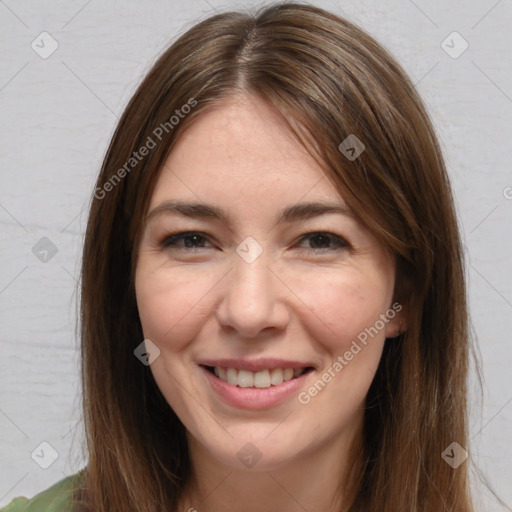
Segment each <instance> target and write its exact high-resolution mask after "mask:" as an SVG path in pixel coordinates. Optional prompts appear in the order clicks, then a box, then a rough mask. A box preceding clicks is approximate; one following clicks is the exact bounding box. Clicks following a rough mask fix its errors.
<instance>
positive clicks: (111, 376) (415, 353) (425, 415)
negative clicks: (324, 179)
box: [77, 3, 472, 512]
mask: <svg viewBox="0 0 512 512" xmlns="http://www.w3.org/2000/svg"><path fill="white" fill-rule="evenodd" d="M248 93H254V94H258V95H260V96H261V97H262V98H264V99H265V100H267V101H268V102H269V103H270V104H271V105H273V106H274V107H275V108H276V109H277V111H278V112H280V113H281V114H282V115H283V117H284V118H285V119H286V121H287V122H288V124H289V126H290V129H291V130H292V132H293V133H294V134H295V135H296V136H297V137H298V138H299V139H300V141H301V142H302V143H303V144H304V145H305V147H306V148H307V149H308V151H309V152H310V153H311V154H312V155H313V156H314V157H315V158H317V160H318V161H319V162H320V163H321V164H322V166H323V168H324V169H325V172H326V175H327V176H328V177H329V179H331V181H332V182H333V184H334V185H335V186H336V187H337V189H338V190H339V192H340V194H342V196H343V198H344V199H345V201H346V202H347V203H348V204H349V206H350V207H351V208H352V209H353V210H354V212H355V213H356V214H357V215H358V216H359V217H360V219H361V220H362V222H363V223H364V224H365V225H366V226H368V228H369V229H370V230H371V231H372V232H373V233H374V234H375V236H377V238H378V239H379V241H380V242H381V243H382V245H383V246H384V247H385V248H387V249H389V250H390V251H391V252H392V253H393V254H394V255H395V257H396V261H397V281H396V289H395V292H396V293H395V298H396V300H399V301H400V303H401V304H403V306H404V308H405V311H406V312H407V330H406V332H405V333H403V334H402V335H401V336H399V338H397V339H395V340H393V341H388V342H386V344H385V348H384V352H383V354H382V358H381V362H380V366H379V368H378V370H377V373H376V375H375V378H374V381H373V383H372V385H371V388H370V390H369V393H368V396H367V404H366V405H367V407H366V416H365V423H364V432H363V436H362V438H363V440H364V442H363V445H362V446H361V447H360V449H359V451H358V452H357V457H358V459H359V460H360V464H359V466H360V467H361V470H360V471H359V472H358V473H354V474H353V475H352V476H351V478H350V479H349V480H347V482H345V484H346V485H349V488H350V489H349V490H350V492H347V495H350V496H352V497H353V500H352V503H347V507H348V506H349V505H350V512H356V511H363V510H364V511H367V512H368V511H376V510H378V511H380V512H401V511H404V512H405V511H407V512H412V511H414V512H420V511H429V512H433V511H435V512H442V511H450V512H469V511H470V510H472V506H471V498H470V492H469V488H468V475H467V469H466V463H463V464H462V465H460V466H459V467H457V468H456V469H454V468H452V467H451V466H450V465H449V464H447V462H445V460H444V459H443V457H442V456H441V454H442V453H443V451H444V450H445V449H446V448H447V447H448V446H449V445H450V444H451V443H452V442H457V443H458V444H459V445H461V446H462V447H465V448H466V449H467V418H466V377H467V367H468V319H467V307H466V290H465V284H464V271H463V257H462V251H461V243H460V237H459V231H458V226H457V220H456V215H455V211H454V206H453V200H452V196H451V191H450V184H449V180H448V177H447V173H446V170H445V165H444V162H443V158H442V154H441V150H440V148H439V145H438V142H437V140H436V136H435V133H434V130H433V128H432V125H431V122H430V120H429V117H428V115H427V113H426V111H425V108H424V106H423V104H422V101H421V100H420V98H419V96H418V94H417V92H416V91H415V88H414V86H413V85H412V83H411V82H410V80H409V79H408V77H407V76H406V74H405V73H404V71H403V70H402V68H401V67H400V65H399V64H398V63H397V62H396V60H395V59H394V58H393V57H392V56H390V55H389V53H388V52H387V51H386V50H385V49H384V48H383V47H382V46H381V45H380V44H379V43H377V42H376V41H375V40H374V39H373V38H371V37H370V36H369V35H368V34H366V33H365V32H364V31H363V30H361V29H360V28H358V27H356V26H355V25H353V24H352V23H349V22H348V21H346V20H344V19H342V18H340V17H338V16H336V15H334V14H331V13H329V12H326V11H324V10H322V9H319V8H316V7H312V6H308V5H301V4H296V3H282V4H275V5H272V6H270V7H266V8H263V9H262V10H260V11H259V12H257V13H255V14H250V13H249V14H247V13H238V12H228V13H222V14H217V15H215V16H212V17H210V18H208V19H206V20H205V21H203V22H201V23H199V24H197V25H196V26H194V27H193V28H191V29H190V30H189V31H187V32H186V33H185V34H184V35H182V36H181V37H180V38H179V39H178V40H177V41H176V42H175V43H174V44H173V45H172V46H171V47H170V48H169V49H168V50H167V51H165V53H163V54H162V55H161V56H160V57H159V59H158V60H157V62H156V63H155V64H154V66H153V67H152V69H151V71H150V72H149V73H148V75H147V76H146V78H145V79H144V80H143V82H142V83H141V85H140V86H139V88H138V90H137V92H136V93H135V95H134V96H133V98H132V99H131V101H130V102H129V104H128V106H127V107H126V110H125V112H124V114H123V116H122V118H121V119H120V121H119V124H118V127H117V129H116V131H115V134H114V136H113V138H112V141H111V143H110V146H109V148H108V151H107V153H106V156H105V159H104V163H103V166H102V169H101V173H100V175H99V178H98V181H97V185H96V189H95V193H94V197H93V198H92V203H91V210H90V215H89V221H88V225H87V232H86V237H85V244H84V251H83V267H82V289H81V340H82V347H81V349H82V379H83V408H84V421H85V429H86V441H87V451H88V465H87V467H86V469H85V470H84V473H83V476H84V479H83V486H82V488H81V491H80V493H77V496H78V494H81V497H82V503H83V506H84V508H83V509H84V510H90V511H93V510H94V511H100V512H119V511H123V512H130V511H137V512H160V511H163V510H175V508H176V506H177V504H178V501H179V498H180V495H181V493H182V490H183V489H184V486H185V484H186V482H187V481H188V478H189V476H190V474H191V465H190V460H189V454H188V449H187V442H186V437H185V429H184V426H183V425H182V423H181V422H180V421H179V419H178V418H177V416H176V415H175V413H174V412H173V410H172V409H171V407H170V406H169V405H168V403H167V402H166V400H165V399H164V397H163V396H162V394H161V392H160V391H159V389H158V387H157V386H156V384H155V382H154V379H153V377H152V374H151V371H150V369H149V367H148V366H145V365H143V364H141V362H140V361H139V360H138V359H137V358H136V357H135V356H134V349H135V348H136V347H137V346H138V345H139V344H140V343H141V342H142V340H143V334H142V328H141V324H140V320H139V317H138V312H137V306H136V301H135V292H134V269H135V266H136V261H137V259H136V256H137V248H138V243H139V236H140V231H141V230H140V227H141V224H142V221H143V219H144V216H145V214H146V209H147V206H148V203H149V199H150V197H151V194H152V190H153V187H154V185H155V182H156V179H157V177H158V174H159V171H160V170H161V168H162V165H163V163H164V161H165V158H166V156H167V155H168V153H169V151H171V150H172V147H173V144H174V143H175V142H176V140H177V137H178V136H179V134H181V133H183V131H184V130H185V129H186V128H187V126H189V125H190V123H192V122H193V121H194V119H197V117H198V116H200V115H201V114H202V113H204V112H205V111H206V110H207V109H209V108H211V107H212V106H213V105H219V104H221V103H222V102H223V101H224V100H225V99H226V98H228V97H229V96H230V95H233V94H248ZM185 105H187V106H188V107H187V108H184V106H185ZM177 111H179V112H177ZM179 113H181V114H179ZM178 114H179V119H178ZM173 115H174V117H175V118H176V119H174V120H173V119H172V117H171V116H173ZM349 136H352V137H357V139H359V140H360V141H361V142H362V143H363V144H364V151H363V152H362V153H361V154H360V155H359V157H358V158H355V159H352V158H347V154H346V153H344V151H343V148H344V146H343V144H342V143H343V141H345V140H346V139H347V137H349ZM351 140H356V139H354V138H353V139H351ZM340 144H341V146H340ZM142 147H146V149H147V151H141V148H142ZM142 153H144V155H142ZM352 153H353V152H352ZM135 154H136V156H134V155H135ZM349 156H350V155H349ZM139 157H140V158H139ZM123 169H124V171H123ZM77 509H78V503H77ZM347 509H348V508H347Z"/></svg>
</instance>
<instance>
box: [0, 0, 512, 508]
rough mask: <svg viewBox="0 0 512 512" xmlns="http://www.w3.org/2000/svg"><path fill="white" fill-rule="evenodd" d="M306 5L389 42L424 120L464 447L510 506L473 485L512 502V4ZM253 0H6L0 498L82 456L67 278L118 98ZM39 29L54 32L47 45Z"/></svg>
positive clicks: (35, 488) (72, 277)
mask: <svg viewBox="0 0 512 512" xmlns="http://www.w3.org/2000/svg"><path fill="white" fill-rule="evenodd" d="M314 3H315V2H314ZM259 4H260V5H261V3H259ZM315 4H316V5H319V6H321V7H324V8H327V9H330V10H332V11H334V12H336V13H339V14H341V15H344V16H346V17H347V18H349V19H350V20H352V21H355V22H356V23H358V24H360V25H361V26H362V27H363V28H365V29H366V30H368V31H369V32H370V33H371V34H372V35H374V36H375V37H377V39H379V40H380V41H381V42H382V43H384V45H385V46H387V47H388V48H389V49H390V50H391V51H392V52H393V53H394V54H395V56H396V57H397V58H398V59H399V61H400V62H401V63H402V65H403V66H404V67H405V69H406V71H407V72H408V73H409V74H410V76H411V77H412V79H413V81H414V82H415V83H416V84H417V86H418V88H419V91H420V93H421V94H422V96H423V98H424V99H425V101H426V103H427V105H428V108H429V110H430V113H431V115H432V117H433V120H434V123H435V126H436V128H437V130H438V133H439V136H440V139H441V142H442V145H443V149H444V151H445V155H446V159H447V163H448V168H449V172H450V175H451V178H452V180H453V186H454V191H455V197H456V202H457V207H458V210H459V214H460V220H461V225H462V229H463V236H464V241H465V246H466V249H467V256H468V272H467V274H468V280H469V288H470V303H471V311H472V319H473V325H474V330H475V335H476V338H477V340H478V345H479V350H480V352H481V358H482V365H483V373H484V378H485V385H484V393H483V400H479V397H478V392H476V390H477V387H476V386H474V390H475V392H474V393H473V394H472V397H471V444H470V448H471V449H472V455H471V458H472V459H473V461H474V462H475V463H477V464H478V466H479V467H480V469H481V470H482V471H483V472H484V473H485V475H486V476H487V478H488V480H489V481H490V483H491V484H492V485H493V486H494V488H495V489H496V491H497V492H498V494H499V495H500V496H501V497H502V498H503V500H504V501H505V502H506V503H507V504H508V507H505V506H500V505H498V504H497V503H496V502H492V501H491V500H490V498H489V493H488V492H486V491H485V489H482V488H480V487H478V488H477V489H478V490H477V493H478V494H479V496H480V498H481V501H482V504H481V506H480V508H479V510H489V511H492V510H512V508H511V507H512V487H511V486H510V480H511V476H512V460H511V445H512V435H511V431H512V429H511V423H512V404H511V403H510V402H511V401H512V391H511V390H512V376H511V372H510V371H509V367H510V364H511V362H512V348H511V343H510V335H509V333H510V331H511V329H512V315H511V312H512V273H511V271H510V261H511V259H512V258H511V256H512V237H511V236H510V225H511V222H510V221H511V217H512V188H511V187H512V175H511V171H510V162H511V145H510V137H511V132H512V98H511V97H512V76H511V66H512V59H511V58H510V48H511V46H512V41H511V39H512V38H511V35H510V27H511V26H512V2H511V0H499V1H495V0H491V1H487V0H473V1H465V2H463V1H449V2H446V1H444V0H435V1H430V2H429V1H426V0H416V1H412V0H392V1H385V2H379V1H359V2H356V1H338V2H335V1H318V2H316V3H315ZM251 5H255V3H253V2H240V1H238V2H223V3H221V2H220V1H216V0H208V1H207V0H193V1H189V2H187V3H186V4H185V3H184V2H183V4H182V3H181V2H178V1H153V2H151V3H148V2H142V1H133V0H132V1H123V2H121V1H113V0H110V1H101V2H100V1H99V0H90V1H86V0H76V1H46V2H36V1H15V0H3V1H2V0H0V28H1V30H0V39H1V53H0V109H1V116H2V117H1V119H2V125H1V126H2V127H1V132H0V133H1V139H0V140H1V143H0V144H1V152H0V227H1V235H0V319H1V323H0V340H1V355H2V357H1V358H0V390H1V396H0V431H1V444H0V464H1V467H0V505H3V504H6V503H8V502H9V501H10V500H11V499H12V498H14V497H16V496H20V495H24V496H32V495H34V494H35V493H37V492H39V491H41V490H43V489H45V488H47V487H49V486H50V485H52V484H53V483H55V482H56V481H58V480H60V479H61V478H63V477H64V476H66V475H70V474H72V473H74V472H76V471H78V470H79V469H81V468H82V467H83V464H84V462H83V460H82V457H81V453H80V452H81V443H82V442H83V431H82V425H81V423H80V407H79V403H80V402H79V399H78V393H79V389H80V384H79V378H78V351H77V346H78V345H77V338H76V334H75V324H76V315H77V313H76V298H77V276H78V274H79V265H80V250H81V246H82V240H83V233H84V226H85V223H86V218H87V205H88V201H89V197H90V193H91V191H92V188H93V184H94V181H95V177H96V174H97V172H98V170H99V167H100V164H101V161H102V158H103V155H104V152H105V150H106V147H107V144H108V142H109V138H110V136H111V135H112V132H113V129H114V127H115V124H116V122H117V120H118V117H119V115H120V113H121V112H122V110H123V108H124V106H125V105H126V103H127V101H128V100H129V98H130V96H131V94H132V93H133V92H134V89H135V87H136V86H137V84H138V83H139V82H140V80H141V78H142V76H143V75H144V73H145V72H146V71H147V70H148V69H149V67H150V66H151V64H152V62H154V59H155V57H156V56H157V55H158V54H159V53H160V52H161V51H162V50H163V49H164V48H165V47H166V46H167V45H168V44H169V42H170V41H171V40H173V39H174V38H175V37H176V36H177V35H178V34H181V33H182V32H183V31H185V30H186V29H188V28H189V27H191V26H192V25H193V24H194V23H195V22H197V21H199V20H200V19H203V18H204V17H206V16H208V15H210V14H213V13H214V12H215V11H216V10H225V9H227V8H236V7H250V6H251ZM44 31H47V32H48V33H49V34H51V37H52V38H53V39H54V40H56V41H57V43H58V48H57V50H56V51H55V52H54V53H52V54H51V55H50V56H47V58H42V56H40V54H41V53H43V54H44V52H48V51H49V50H50V49H51V44H52V40H51V39H49V38H48V36H40V34H41V33H42V32H44ZM454 31H457V32H458V33H459V34H460V35H461V37H462V38H463V39H461V38H459V37H458V36H457V35H455V36H454V35H451V36H450V34H452V32H454ZM448 36H450V37H448ZM45 37H46V39H45ZM447 37H448V39H447ZM41 39H43V41H41ZM33 41H34V43H33V44H34V46H35V48H36V49H37V50H38V52H39V53H37V52H36V51H35V49H33V48H32V46H31V45H32V42H33ZM443 41H446V42H445V43H444V44H443V43H442V42H443ZM464 41H466V42H467V44H468V45H469V47H468V49H467V50H466V51H465V52H464V53H462V54H460V55H459V53H460V52H461V51H462V50H463V48H464V46H465V43H464ZM53 44H55V43H53ZM450 54H451V55H450ZM43 56H46V55H43ZM454 57H457V58H454ZM506 141H509V142H506ZM44 237H46V239H45V238H44ZM41 239H43V241H40V240H41ZM55 250H56V251H57V252H56V253H55V254H53V252H55ZM45 251H46V252H45ZM472 381H473V382H476V377H475V374H474V373H473V376H472ZM42 442H46V443H49V445H50V446H48V445H46V444H44V445H40V443H42ZM466 448H468V447H466ZM34 450H35V451H34ZM53 450H55V452H53ZM31 454H33V458H32V457H31ZM54 455H55V456H57V459H56V460H55V461H54V462H53V464H51V465H50V466H49V467H48V468H47V469H43V468H42V467H41V465H48V464H49V463H50V462H52V460H53V459H52V457H53V456H54Z"/></svg>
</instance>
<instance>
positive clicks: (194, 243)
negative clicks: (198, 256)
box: [160, 231, 211, 249]
mask: <svg viewBox="0 0 512 512" xmlns="http://www.w3.org/2000/svg"><path fill="white" fill-rule="evenodd" d="M205 243H207V244H209V242H208V240H207V238H206V236H205V235H203V234H202V233H198V232H195V231H184V232H183V233H175V234H173V235H170V236H168V237H166V238H164V240H162V242H161V244H160V245H161V246H162V247H164V248H176V249H200V248H208V247H209V246H207V245H205ZM210 246H211V244H210Z"/></svg>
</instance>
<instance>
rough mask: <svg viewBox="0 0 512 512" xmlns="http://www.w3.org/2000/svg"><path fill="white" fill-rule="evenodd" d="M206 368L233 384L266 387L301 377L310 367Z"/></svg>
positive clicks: (242, 386) (246, 386)
mask: <svg viewBox="0 0 512 512" xmlns="http://www.w3.org/2000/svg"><path fill="white" fill-rule="evenodd" d="M206 369H207V370H208V371H210V372H212V373H213V374H214V375H215V376H216V377H218V378H219V379H220V380H222V381H224V382H227V383H228V384H230V385H231V386H238V387H241V388H252V387H254V388H260V389H265V388H269V387H271V386H279V385H280V384H282V383H283V382H285V381H288V380H292V379H294V378H297V377H300V376H301V375H302V374H303V373H305V372H306V371H308V369H309V368H272V369H270V368H269V369H265V370H261V371H258V372H252V371H250V370H239V369H237V368H223V367H221V366H215V367H212V366H207V367H206Z"/></svg>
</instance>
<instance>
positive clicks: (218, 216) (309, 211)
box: [146, 201, 354, 225]
mask: <svg viewBox="0 0 512 512" xmlns="http://www.w3.org/2000/svg"><path fill="white" fill-rule="evenodd" d="M176 213H177V214H180V215H183V216H186V217H192V218H196V219H203V218H211V219H215V220H219V221H221V222H223V223H224V224H227V225H230V218H229V215H228V213H227V212H226V211H225V210H223V209H222V208H219V207H217V206H214V205H211V204H207V203H197V202H188V201H164V202H163V203H161V204H159V205H158V206H156V207H155V208H153V210H151V211H150V212H149V213H148V215H147V216H146V223H148V222H149V221H150V220H151V219H153V218H155V217H157V216H159V215H162V214H176ZM328 213H337V214H341V215H347V216H350V217H353V216H354V213H353V212H352V210H351V209H350V208H349V207H348V206H347V205H345V204H343V203H324V202H308V203H297V204H294V205H291V206H287V207H286V208H284V209H283V210H282V211H281V212H280V214H279V216H278V218H277V223H278V224H279V223H284V222H293V221H298V220H307V219H311V218H313V217H318V216H320V215H326V214H328Z"/></svg>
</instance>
